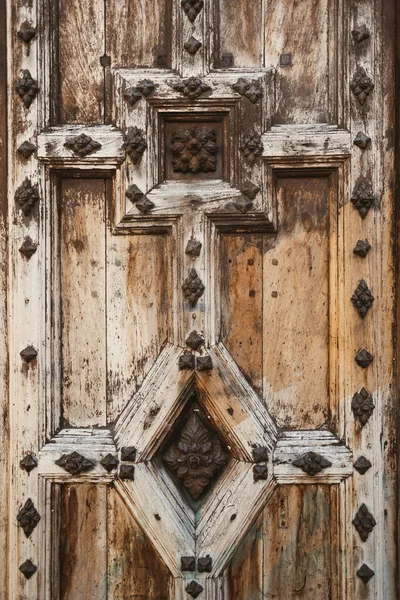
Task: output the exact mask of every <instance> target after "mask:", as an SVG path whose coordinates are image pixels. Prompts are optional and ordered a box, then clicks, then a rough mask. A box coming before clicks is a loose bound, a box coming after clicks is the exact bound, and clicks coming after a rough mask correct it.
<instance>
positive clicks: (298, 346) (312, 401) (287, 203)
mask: <svg viewBox="0 0 400 600" xmlns="http://www.w3.org/2000/svg"><path fill="white" fill-rule="evenodd" d="M276 186H277V188H276V193H277V202H278V212H279V231H278V235H277V237H276V238H275V239H274V238H268V239H266V241H265V244H266V253H265V258H264V260H265V262H264V376H265V394H266V399H267V405H268V408H269V410H270V411H271V413H272V414H273V416H275V418H276V419H277V422H278V424H280V425H282V426H285V427H286V428H291V429H292V428H299V429H312V428H314V427H320V426H321V425H323V424H324V423H325V421H326V420H327V418H328V416H329V385H328V375H329V230H330V193H329V188H330V183H329V179H327V178H325V177H282V178H278V179H277V182H276Z"/></svg>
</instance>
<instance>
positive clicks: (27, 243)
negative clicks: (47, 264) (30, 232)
mask: <svg viewBox="0 0 400 600" xmlns="http://www.w3.org/2000/svg"><path fill="white" fill-rule="evenodd" d="M36 250H37V244H34V243H33V241H32V240H31V238H30V237H29V236H28V237H26V238H25V239H24V241H23V243H22V246H21V247H20V249H19V251H20V252H21V254H23V255H24V256H26V258H27V259H28V260H29V259H30V257H31V256H32V255H33V254H35V252H36Z"/></svg>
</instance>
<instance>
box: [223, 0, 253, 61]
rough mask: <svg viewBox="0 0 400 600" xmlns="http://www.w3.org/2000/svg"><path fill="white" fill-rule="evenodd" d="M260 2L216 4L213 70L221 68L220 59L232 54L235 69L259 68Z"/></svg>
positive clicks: (244, 1)
mask: <svg viewBox="0 0 400 600" xmlns="http://www.w3.org/2000/svg"><path fill="white" fill-rule="evenodd" d="M261 6H262V3H261V0H254V1H253V2H248V1H247V0H237V1H236V2H231V1H230V0H219V1H218V2H217V7H216V9H217V13H216V23H217V24H218V27H216V29H215V35H216V39H215V50H216V56H215V57H214V61H215V66H216V67H219V66H221V59H222V55H223V54H226V53H229V54H233V61H234V62H233V64H234V66H235V67H259V66H261V61H262V46H261V36H262V33H261V32H262V9H261Z"/></svg>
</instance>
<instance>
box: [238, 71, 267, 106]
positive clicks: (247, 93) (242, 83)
mask: <svg viewBox="0 0 400 600" xmlns="http://www.w3.org/2000/svg"><path fill="white" fill-rule="evenodd" d="M232 88H233V89H234V90H235V92H237V93H238V94H240V95H241V96H244V97H245V98H248V99H249V100H250V102H252V103H253V104H256V102H258V101H259V100H260V99H261V98H262V95H263V93H262V89H261V87H260V84H259V81H257V79H253V80H252V81H250V79H246V78H244V77H240V79H238V80H237V82H236V83H234V84H233V85H232Z"/></svg>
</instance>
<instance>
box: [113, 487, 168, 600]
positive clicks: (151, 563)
mask: <svg viewBox="0 0 400 600" xmlns="http://www.w3.org/2000/svg"><path fill="white" fill-rule="evenodd" d="M107 524H108V570H107V577H108V596H107V598H108V600H129V599H130V598H132V600H133V599H143V600H167V599H168V598H169V590H170V586H171V581H170V579H171V575H170V573H169V571H168V569H167V568H166V567H165V565H164V564H163V562H162V561H161V559H160V558H159V556H158V554H157V553H156V551H155V550H154V548H153V547H152V545H151V544H150V542H149V540H148V538H147V537H146V535H145V534H144V533H143V531H142V530H141V529H140V527H139V526H138V524H137V523H136V521H135V520H134V519H133V517H132V515H131V513H130V512H129V511H128V509H127V508H126V506H125V504H124V502H123V500H122V498H121V496H120V495H119V494H118V493H117V492H116V491H115V489H113V488H110V489H109V490H108V519H107Z"/></svg>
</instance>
